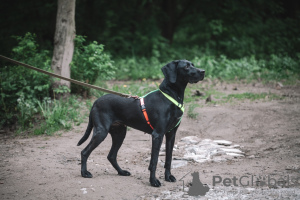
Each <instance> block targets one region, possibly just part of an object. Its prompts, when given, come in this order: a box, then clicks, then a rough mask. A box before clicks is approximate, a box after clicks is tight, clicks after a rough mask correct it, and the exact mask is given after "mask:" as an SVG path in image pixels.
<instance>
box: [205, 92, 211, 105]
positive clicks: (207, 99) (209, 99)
mask: <svg viewBox="0 0 300 200" xmlns="http://www.w3.org/2000/svg"><path fill="white" fill-rule="evenodd" d="M211 101H212V97H211V94H210V95H209V96H208V97H207V98H206V100H205V103H209V102H211Z"/></svg>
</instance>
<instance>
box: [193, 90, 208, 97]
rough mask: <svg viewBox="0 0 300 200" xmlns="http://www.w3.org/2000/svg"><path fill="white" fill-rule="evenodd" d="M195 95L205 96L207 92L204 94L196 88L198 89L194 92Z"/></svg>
mask: <svg viewBox="0 0 300 200" xmlns="http://www.w3.org/2000/svg"><path fill="white" fill-rule="evenodd" d="M193 96H198V97H203V96H205V94H204V93H203V92H200V91H199V90H196V91H195V92H194V95H193Z"/></svg>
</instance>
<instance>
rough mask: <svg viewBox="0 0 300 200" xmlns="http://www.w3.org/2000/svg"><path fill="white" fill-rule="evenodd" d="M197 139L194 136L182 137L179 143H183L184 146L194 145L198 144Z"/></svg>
mask: <svg viewBox="0 0 300 200" xmlns="http://www.w3.org/2000/svg"><path fill="white" fill-rule="evenodd" d="M199 140H200V139H199V138H198V137H196V136H187V137H184V138H181V140H180V141H181V142H184V143H186V144H196V143H198V142H199Z"/></svg>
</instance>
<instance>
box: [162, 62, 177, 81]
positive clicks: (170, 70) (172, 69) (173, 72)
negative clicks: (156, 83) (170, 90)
mask: <svg viewBox="0 0 300 200" xmlns="http://www.w3.org/2000/svg"><path fill="white" fill-rule="evenodd" d="M177 64H178V61H172V62H170V63H168V64H167V65H165V66H163V67H162V68H161V71H162V72H163V73H164V75H165V78H166V79H167V80H169V81H170V82H171V83H175V82H176V79H177Z"/></svg>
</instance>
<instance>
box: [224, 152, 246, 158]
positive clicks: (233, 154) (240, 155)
mask: <svg viewBox="0 0 300 200" xmlns="http://www.w3.org/2000/svg"><path fill="white" fill-rule="evenodd" d="M226 155H228V156H233V157H245V156H244V155H242V154H239V153H230V152H229V153H226Z"/></svg>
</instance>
